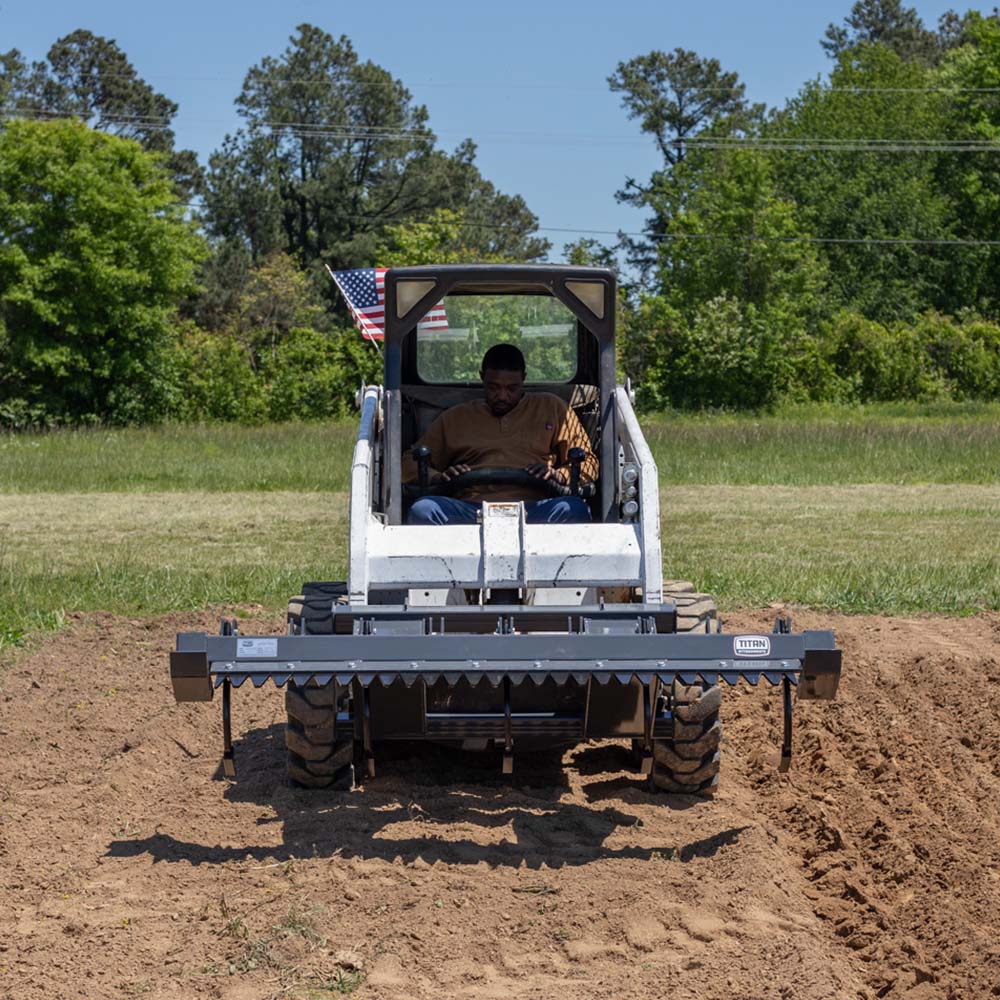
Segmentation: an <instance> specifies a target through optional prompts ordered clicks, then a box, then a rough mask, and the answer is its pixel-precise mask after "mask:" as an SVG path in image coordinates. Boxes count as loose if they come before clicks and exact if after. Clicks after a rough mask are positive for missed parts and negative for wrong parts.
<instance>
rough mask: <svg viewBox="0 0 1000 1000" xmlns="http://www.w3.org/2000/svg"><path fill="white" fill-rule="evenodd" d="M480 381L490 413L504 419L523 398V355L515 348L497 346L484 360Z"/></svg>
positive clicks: (491, 349)
mask: <svg viewBox="0 0 1000 1000" xmlns="http://www.w3.org/2000/svg"><path fill="white" fill-rule="evenodd" d="M479 377H480V378H481V379H482V380H483V390H484V391H485V393H486V405H487V406H488V407H489V410H490V413H492V414H493V416H494V417H502V416H504V414H506V413H510V411H511V410H513V409H514V407H515V406H517V404H518V403H519V402H520V401H521V397H522V396H523V395H524V355H523V354H522V353H521V352H520V351H519V350H518V349H517V348H516V347H515V346H514V345H513V344H494V345H493V346H492V347H491V348H490V349H489V350H488V351H487V352H486V354H485V355H484V356H483V367H482V370H481V371H480V372H479Z"/></svg>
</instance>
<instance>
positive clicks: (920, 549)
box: [661, 484, 1000, 614]
mask: <svg viewBox="0 0 1000 1000" xmlns="http://www.w3.org/2000/svg"><path fill="white" fill-rule="evenodd" d="M661 510H662V515H661V517H662V541H663V561H664V569H665V572H666V575H667V576H668V577H671V578H675V579H676V578H681V579H689V580H695V581H697V584H698V586H699V587H703V588H704V589H705V590H707V591H709V592H711V593H714V594H715V595H716V596H717V597H718V599H719V603H720V605H721V606H722V607H724V608H725V607H730V608H733V607H743V606H751V607H760V606H762V605H766V604H770V603H772V602H776V601H787V602H789V603H793V604H802V605H807V606H812V607H817V608H829V609H836V610H840V611H854V612H865V613H888V614H896V613H901V612H902V613H909V612H917V611H934V612H946V613H951V614H968V613H971V612H974V611H978V610H982V609H994V610H995V609H998V608H1000V532H997V531H996V525H997V524H1000V485H991V486H972V485H948V486H938V485H933V486H890V485H881V484H880V485H863V486H847V487H839V488H828V487H816V486H810V487H761V486H712V487H705V486H682V487H672V488H668V489H666V490H664V491H663V492H662V495H661Z"/></svg>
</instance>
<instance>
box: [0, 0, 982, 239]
mask: <svg viewBox="0 0 1000 1000" xmlns="http://www.w3.org/2000/svg"><path fill="white" fill-rule="evenodd" d="M851 2H852V0H842V2H831V0H818V2H814V3H809V2H789V0H772V2H771V3H767V4H764V3H755V4H751V3H746V2H739V0H717V2H702V3H698V2H691V0H685V2H683V3H681V2H676V0H660V2H649V0H631V2H629V3H618V4H615V3H595V2H592V0H577V2H574V3H569V2H563V0H544V2H543V0H535V2H533V3H532V2H526V0H502V2H500V3H496V4H490V3H478V4H477V3H468V2H466V3H444V2H438V0H424V2H422V3H402V2H397V0H381V2H379V3H368V4H365V5H361V4H357V3H354V4H351V3H344V2H343V0H339V2H338V0H284V2H260V0H247V2H245V3H241V4H236V3H231V2H228V0H214V2H210V0H201V2H194V0H173V2H170V3H157V4H149V3H138V2H136V0H88V2H86V3H80V2H79V0H76V2H68V0H34V2H25V0H0V51H6V50H7V49H9V48H18V49H20V50H21V52H22V53H24V55H26V56H27V57H28V58H30V59H39V58H41V57H42V56H44V54H45V52H46V51H47V49H48V47H49V46H50V45H51V44H52V42H53V41H55V39H57V38H59V37H60V36H62V35H64V34H67V33H68V32H70V31H72V30H74V29H75V28H87V29H89V30H90V31H93V32H95V33H97V34H101V35H105V36H108V37H111V38H114V39H115V40H116V41H117V42H118V44H119V45H120V46H121V48H122V49H124V51H125V52H126V53H127V54H128V56H129V58H130V59H131V60H132V62H133V64H134V65H135V67H136V69H137V70H138V72H139V74H140V75H141V76H142V77H143V78H144V79H145V80H147V82H149V83H150V84H152V85H153V86H154V87H155V88H156V89H157V90H160V91H162V92H163V93H165V94H166V95H167V96H168V97H170V98H171V99H172V100H174V101H176V102H177V103H178V104H179V105H180V112H179V114H178V117H177V119H176V122H175V127H176V132H177V137H178V142H179V144H180V145H182V146H184V147H187V148H192V149H195V150H196V151H197V152H198V154H199V156H200V157H201V159H202V161H204V160H205V159H207V157H208V154H209V153H210V152H211V151H212V150H213V149H214V148H216V147H217V146H218V145H219V143H220V141H221V140H222V138H223V136H224V135H225V133H226V132H227V131H233V130H234V129H235V128H236V127H237V126H238V118H237V116H236V114H235V112H234V109H233V99H234V98H235V97H236V95H237V94H238V93H239V90H240V86H241V84H242V80H243V76H244V74H245V73H246V71H247V69H248V68H249V67H250V66H251V65H253V64H255V63H257V62H258V61H259V60H260V59H261V58H262V57H264V56H265V55H278V54H279V53H280V52H281V51H282V50H283V49H284V48H285V46H286V45H287V40H288V36H289V35H290V34H291V33H292V32H293V31H294V29H295V26H296V25H298V24H300V23H302V22H309V23H312V24H315V25H317V26H319V27H321V28H323V29H324V30H326V31H329V32H331V33H332V34H334V35H340V34H345V35H347V36H348V37H349V38H350V39H351V41H352V42H353V43H354V46H355V48H356V49H357V50H358V53H359V55H360V56H361V57H362V58H363V59H371V60H373V61H374V62H377V63H379V64H380V65H382V66H384V67H385V68H386V69H388V70H389V71H390V72H392V73H393V75H395V76H396V77H398V78H400V79H401V80H402V81H403V82H404V83H405V84H406V85H407V87H408V88H409V89H410V91H411V92H412V93H413V95H414V97H415V98H416V100H418V101H419V102H421V103H423V104H426V105H427V108H428V111H429V112H430V124H431V127H432V128H433V129H434V130H435V132H436V133H437V134H438V136H439V140H440V144H441V145H442V146H443V147H445V148H447V149H453V148H454V147H455V146H456V145H457V144H458V142H459V141H460V140H461V139H463V138H464V137H466V136H470V137H471V138H472V139H473V140H475V141H476V143H477V145H478V148H479V156H478V163H479V166H480V169H481V170H482V171H483V173H484V174H485V175H486V176H487V177H488V178H489V179H490V180H492V181H493V182H494V183H495V184H496V185H497V187H499V188H500V189H501V190H503V191H507V192H517V193H520V194H522V195H523V196H524V197H525V199H526V200H527V202H528V204H529V206H530V207H531V208H532V209H533V210H534V211H535V212H536V213H537V214H538V216H539V219H540V223H541V225H542V226H543V227H546V228H551V229H574V230H607V231H615V230H618V229H625V230H636V229H638V228H639V227H640V226H641V222H642V218H641V216H640V214H639V213H638V212H637V211H636V210H635V209H632V208H629V207H627V206H623V205H619V204H617V203H616V201H615V198H614V192H615V191H616V190H617V189H618V188H619V187H620V186H621V184H622V181H623V179H624V178H625V177H626V176H627V175H631V176H635V177H639V178H643V177H646V176H647V175H648V174H649V172H650V171H651V170H652V169H653V168H654V167H655V166H656V164H657V161H656V156H655V155H654V151H653V149H652V144H651V142H650V141H649V140H648V138H646V137H644V136H642V135H641V134H640V132H639V129H638V126H637V125H636V123H634V122H630V121H629V120H628V119H627V118H626V117H625V113H624V111H623V110H622V109H621V107H620V104H619V99H618V97H617V96H616V95H614V94H612V93H610V91H609V90H608V87H607V84H606V82H605V81H606V79H607V77H608V75H609V74H610V73H611V72H612V71H613V70H614V67H615V65H616V64H617V63H618V62H619V61H620V60H624V59H630V58H631V57H633V56H635V55H639V54H640V53H644V52H648V51H650V50H651V49H654V48H659V49H666V50H669V49H673V48H676V47H681V48H686V49H693V50H694V51H696V52H698V53H699V54H701V55H704V56H712V57H714V58H716V59H718V60H719V61H720V62H721V63H722V66H723V68H724V69H726V70H735V71H736V72H738V73H739V75H740V78H741V79H742V80H743V81H744V82H745V83H746V85H747V96H748V97H749V98H750V99H751V100H753V101H762V102H765V103H767V104H768V105H780V104H782V103H783V102H784V100H785V99H786V98H787V97H789V96H791V95H792V94H794V93H795V92H796V91H797V90H798V88H799V87H800V86H801V85H802V83H803V82H804V81H805V80H807V79H810V78H813V77H815V76H817V75H819V74H825V73H826V72H827V70H828V67H829V62H828V60H827V59H826V57H825V55H824V54H823V52H822V50H821V49H820V47H819V39H820V38H821V37H822V35H823V32H824V30H825V28H826V25H827V24H829V23H830V22H831V21H835V22H840V21H842V20H843V18H844V16H845V15H846V14H847V13H848V12H849V10H850V6H851ZM914 6H916V8H917V10H918V11H919V12H920V14H921V16H922V17H923V18H924V20H925V22H926V23H927V24H928V25H930V26H933V25H935V24H936V23H937V19H938V17H939V15H940V14H941V13H942V12H943V11H945V10H947V9H948V8H949V7H951V6H954V5H953V4H950V3H943V2H942V3H938V2H935V3H929V2H927V3H924V2H918V3H916V4H914ZM978 6H979V8H980V9H983V10H988V9H990V7H991V4H980V5H978ZM958 9H960V10H961V9H965V8H964V7H963V6H961V5H959V6H958ZM545 235H546V236H548V238H549V239H550V240H551V241H552V243H553V247H554V251H555V252H554V254H553V256H554V257H556V258H558V257H559V256H560V253H559V251H560V250H561V247H562V246H563V244H564V243H566V242H568V241H570V240H572V239H574V238H575V235H576V234H574V233H572V232H567V233H562V232H546V233H545Z"/></svg>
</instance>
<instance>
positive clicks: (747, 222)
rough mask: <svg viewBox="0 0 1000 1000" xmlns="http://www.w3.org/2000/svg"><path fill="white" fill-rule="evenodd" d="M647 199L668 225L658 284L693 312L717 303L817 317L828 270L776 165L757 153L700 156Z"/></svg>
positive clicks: (703, 152)
mask: <svg viewBox="0 0 1000 1000" xmlns="http://www.w3.org/2000/svg"><path fill="white" fill-rule="evenodd" d="M675 178H676V183H675V184H674V185H671V186H669V187H663V188H660V189H659V190H658V191H656V192H655V193H651V195H650V203H651V204H652V205H653V206H654V208H655V209H656V211H657V214H658V215H659V216H660V217H661V218H662V219H663V220H664V224H665V235H666V237H667V238H666V239H664V240H663V241H662V242H661V243H660V245H659V250H658V254H657V271H656V280H657V284H658V285H659V286H660V287H662V288H663V289H664V290H665V294H666V295H667V296H668V297H669V299H670V301H671V302H673V303H674V304H675V305H676V306H677V307H678V308H681V309H684V310H686V311H689V310H690V309H691V308H697V307H698V306H700V305H701V304H703V303H705V302H708V301H709V300H711V299H715V298H718V297H719V296H728V297H731V298H734V299H737V300H739V301H740V302H742V303H744V304H746V305H752V306H755V307H756V308H758V309H761V308H767V307H775V306H778V305H779V304H780V306H781V308H783V309H784V310H785V311H789V312H794V313H796V314H797V315H800V316H814V315H816V314H817V312H818V310H819V307H820V298H821V294H822V291H823V285H824V281H825V270H824V266H823V263H822V261H821V259H820V258H819V255H818V253H817V252H816V249H815V247H814V246H812V245H811V244H809V243H807V242H804V241H802V239H801V238H802V237H806V236H808V235H809V234H808V232H807V231H806V230H805V227H804V226H803V224H802V221H801V218H800V213H799V212H798V210H797V208H796V205H795V204H794V202H792V201H791V200H789V199H788V198H784V197H782V196H781V195H780V193H779V191H778V188H777V183H776V178H775V171H774V168H773V164H772V161H771V160H770V159H769V158H768V156H767V154H765V153H760V152H757V151H753V150H747V149H740V150H720V151H712V150H699V151H697V152H696V153H694V154H692V155H691V156H690V157H688V159H687V160H686V161H685V162H684V163H683V164H680V165H679V166H678V167H677V168H676V170H675Z"/></svg>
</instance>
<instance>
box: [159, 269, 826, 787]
mask: <svg viewBox="0 0 1000 1000" xmlns="http://www.w3.org/2000/svg"><path fill="white" fill-rule="evenodd" d="M442 300H443V301H444V304H445V311H446V314H447V316H448V330H446V331H441V330H440V327H439V326H438V327H436V328H435V329H434V330H432V331H430V332H428V331H425V330H423V329H422V328H421V325H420V320H421V318H422V317H423V316H424V315H425V313H427V311H428V310H429V309H430V308H432V307H433V306H435V305H436V304H437V303H439V302H441V301H442ZM615 303H616V293H615V279H614V275H613V274H612V273H611V272H609V271H605V270H602V269H597V268H578V267H549V266H544V267H521V266H507V265H503V266H492V265H491V266H475V267H439V268H426V267H424V268H398V269H393V270H390V271H388V272H387V273H386V275H385V315H386V331H385V352H384V358H385V378H384V385H382V386H368V387H365V388H364V389H363V391H362V392H361V393H360V394H359V402H360V405H361V420H360V428H359V433H358V440H357V444H356V447H355V450H354V459H353V464H352V470H351V500H350V545H349V569H348V579H347V580H346V581H345V582H343V583H310V584H305V585H304V586H303V588H302V594H301V595H300V596H298V597H293V598H292V600H291V602H290V604H289V610H288V629H287V631H288V634H287V635H278V636H241V635H239V634H238V632H237V630H236V628H235V623H233V622H224V623H223V628H222V630H221V634H220V635H217V636H209V635H206V634H205V633H183V634H181V635H178V637H177V648H176V651H175V652H173V653H172V654H171V658H170V673H171V678H172V682H173V686H174V694H175V697H176V698H177V700H178V701H208V700H210V699H211V698H212V697H213V694H214V691H215V689H216V688H221V690H222V703H223V743H224V755H223V763H224V769H225V773H226V774H229V775H232V774H234V771H235V761H234V758H233V748H232V741H231V722H230V701H231V693H232V690H233V689H234V688H239V687H241V686H242V685H244V684H245V683H246V682H247V681H248V680H249V681H250V682H251V683H252V684H253V686H254V687H260V686H262V685H263V684H265V683H266V682H267V681H268V680H271V681H273V682H274V683H275V684H277V685H279V686H284V687H285V692H286V694H285V699H286V708H287V712H288V723H287V726H286V745H287V749H288V771H289V776H290V778H291V779H292V780H293V781H294V782H295V783H297V784H299V785H304V786H308V787H343V786H348V785H350V784H352V783H353V782H354V780H355V777H356V775H357V774H358V773H362V774H368V775H373V774H374V772H375V762H376V755H377V752H378V746H379V744H380V743H381V742H382V741H386V740H435V741H444V742H448V743H452V744H455V745H462V746H464V747H467V748H475V749H483V750H485V749H490V748H492V749H493V750H494V751H495V752H497V753H498V756H499V757H500V759H501V767H502V770H503V771H504V773H510V772H511V771H513V768H514V757H515V754H516V753H517V752H518V750H519V749H531V748H533V747H538V746H543V745H552V744H572V743H577V742H579V741H581V740H586V739H594V738H599V739H601V738H626V739H631V740H632V744H633V749H634V751H635V754H636V759H637V763H638V765H639V768H640V770H641V771H642V772H643V773H646V774H648V775H649V777H650V781H651V784H652V786H653V787H655V788H658V789H661V790H664V791H668V792H687V793H694V794H706V793H710V792H711V791H712V790H713V789H714V787H715V785H716V783H717V781H718V773H719V743H720V736H721V725H720V722H719V710H720V706H721V700H722V686H724V685H732V684H736V683H738V682H740V681H745V682H748V683H750V684H752V685H756V684H758V683H759V682H760V681H761V679H763V680H764V681H765V682H767V683H769V684H773V685H780V686H781V687H782V700H783V706H784V732H783V737H782V744H781V764H780V768H781V769H782V770H786V769H787V768H788V766H789V764H790V761H791V752H792V704H793V697H792V693H793V688H794V689H795V690H796V691H797V695H798V698H799V699H800V700H805V699H831V698H833V697H835V695H836V691H837V683H838V680H839V677H840V665H841V664H840V661H841V654H840V650H838V649H837V648H836V644H835V642H834V637H833V634H832V633H831V632H826V631H813V632H808V631H807V632H802V633H798V634H796V633H793V632H792V630H791V622H790V621H788V620H787V619H784V618H781V619H779V620H778V622H777V623H776V624H775V628H774V631H773V632H770V633H767V634H756V633H755V634H725V633H723V632H722V631H721V623H720V621H719V619H718V616H717V614H716V611H715V605H714V602H713V601H712V599H711V598H710V597H708V596H707V595H704V594H697V593H695V592H694V588H693V586H692V585H691V584H687V583H683V582H678V581H673V582H664V580H663V578H662V558H661V550H660V522H659V506H658V501H659V479H658V475H657V470H656V465H655V463H654V461H653V458H652V455H651V453H650V451H649V448H648V446H647V444H646V442H645V440H644V438H643V435H642V431H641V428H640V426H639V423H638V421H637V420H636V417H635V413H634V411H633V409H632V400H631V393H630V390H629V388H628V387H627V386H625V387H623V386H616V385H615V384H614V371H615V345H614V315H615ZM476 330H479V331H489V330H498V331H502V335H498V337H497V339H499V340H503V341H507V342H515V343H518V344H519V346H520V347H521V348H522V350H523V351H524V353H525V355H526V356H527V365H528V373H527V377H528V391H529V392H548V393H552V394H555V395H557V396H559V397H560V398H561V399H562V400H563V401H564V404H565V409H566V412H567V413H570V412H572V413H573V414H575V416H576V418H578V420H579V422H580V424H581V425H582V427H583V429H584V431H585V432H586V435H587V436H588V437H589V439H590V447H591V451H592V453H593V455H594V456H596V457H597V459H598V460H599V470H600V471H599V474H598V476H597V478H596V479H594V480H592V481H587V482H584V481H583V477H582V471H581V470H582V468H583V464H584V461H585V459H586V457H587V456H586V452H585V451H584V449H582V448H580V449H575V448H574V449H573V450H572V451H571V452H570V453H569V454H568V456H566V465H565V473H566V474H565V476H564V477H562V478H563V482H562V483H561V484H555V483H554V481H553V480H549V483H551V484H552V485H553V487H555V486H556V485H558V487H559V488H558V489H555V488H553V490H551V491H550V492H551V493H552V495H553V496H557V497H558V496H572V497H575V498H577V500H578V501H579V500H583V501H585V502H586V503H587V505H588V507H589V510H590V514H591V523H589V524H586V525H582V524H559V523H557V524H535V523H531V522H529V521H528V519H527V517H526V508H525V505H524V503H522V502H496V503H493V502H484V503H482V505H481V511H480V513H479V515H478V519H477V521H476V523H474V524H448V525H443V526H433V525H426V524H424V525H408V524H407V523H406V512H407V509H408V506H409V504H410V503H412V502H413V501H414V500H415V499H417V498H418V497H421V496H434V495H442V494H445V495H446V494H450V493H455V492H457V491H463V490H470V489H476V490H478V489H485V490H486V491H487V496H488V495H489V488H490V487H492V488H497V487H500V488H503V489H510V488H512V487H518V488H520V487H521V486H523V485H524V484H525V483H528V484H529V485H530V484H531V483H532V482H534V483H535V484H536V485H537V480H532V477H531V476H530V475H528V474H527V473H526V472H525V470H519V469H512V468H499V469H497V468H474V469H473V471H471V472H468V473H464V474H462V475H458V476H452V477H451V479H450V482H448V483H442V482H441V481H440V480H439V479H437V477H436V476H434V477H432V470H435V471H436V472H440V471H443V470H444V468H445V467H446V466H447V465H448V464H450V459H449V456H447V455H440V456H435V455H434V454H433V453H432V452H431V451H430V449H428V448H427V446H426V445H424V444H422V443H420V441H421V438H422V437H423V436H424V434H425V432H426V431H427V428H428V426H429V425H430V424H431V422H432V421H433V420H434V419H435V417H437V416H438V415H439V414H440V413H442V412H443V411H444V410H445V409H447V408H449V407H451V406H454V405H457V404H460V403H466V402H470V401H473V400H478V399H481V398H482V387H481V386H480V385H479V384H478V381H477V379H476V373H478V371H479V367H480V362H481V359H482V353H483V351H484V350H485V349H486V348H487V347H489V346H490V344H491V341H490V339H489V335H488V334H486V333H481V334H480V335H479V339H476V336H475V335H474V333H473V331H476ZM404 455H412V458H413V460H414V468H415V469H416V472H415V473H414V476H413V481H412V482H410V483H406V484H404V483H403V477H402V471H401V470H402V457H403V456H404ZM404 487H405V488H404ZM536 495H537V494H536Z"/></svg>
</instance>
